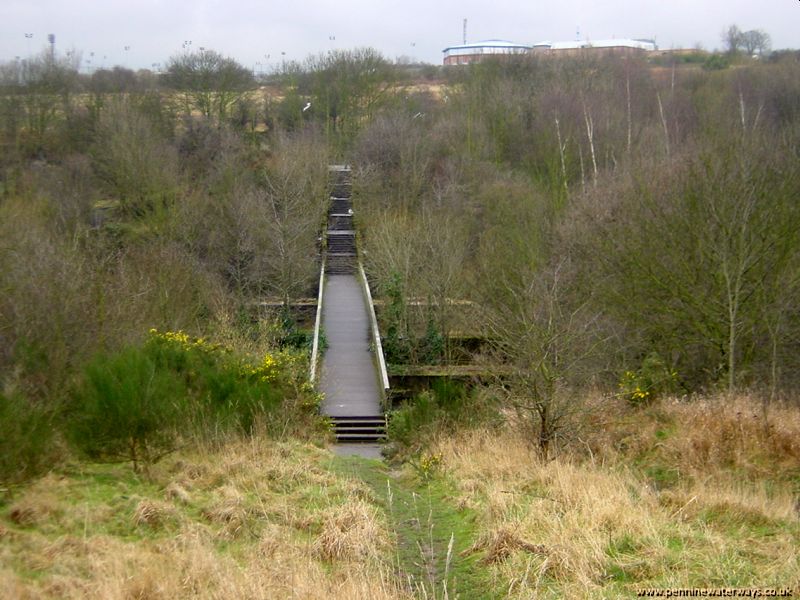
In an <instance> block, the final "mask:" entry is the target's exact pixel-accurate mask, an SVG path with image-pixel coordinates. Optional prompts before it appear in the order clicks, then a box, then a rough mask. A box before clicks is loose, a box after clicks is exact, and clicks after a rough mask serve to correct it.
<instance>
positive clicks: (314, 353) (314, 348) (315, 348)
mask: <svg viewBox="0 0 800 600" xmlns="http://www.w3.org/2000/svg"><path fill="white" fill-rule="evenodd" d="M324 289H325V254H324V253H323V255H322V267H321V268H320V270H319V294H317V318H316V321H314V342H313V344H312V345H311V368H310V369H309V373H308V380H309V381H310V382H311V383H312V384H313V383H314V380H315V379H316V378H317V361H318V355H319V328H320V325H321V324H322V295H323V294H322V292H323V290H324Z"/></svg>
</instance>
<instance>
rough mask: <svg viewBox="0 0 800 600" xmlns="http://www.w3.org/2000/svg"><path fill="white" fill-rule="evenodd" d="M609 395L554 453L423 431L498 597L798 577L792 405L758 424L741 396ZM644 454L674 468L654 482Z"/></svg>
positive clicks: (780, 581) (512, 440) (502, 437)
mask: <svg viewBox="0 0 800 600" xmlns="http://www.w3.org/2000/svg"><path fill="white" fill-rule="evenodd" d="M618 408H619V410H620V412H619V413H617V414H612V413H610V412H608V411H607V412H606V413H605V414H604V416H603V417H602V418H603V419H605V420H606V423H608V425H607V427H606V429H605V430H604V431H603V432H602V433H599V434H597V435H596V436H595V437H591V438H589V439H586V440H582V441H583V442H584V444H582V445H579V446H576V448H575V452H573V453H569V452H566V453H563V454H562V455H560V456H559V457H558V458H556V459H555V460H549V461H545V460H542V459H541V458H540V457H539V455H538V454H537V453H536V452H535V449H534V447H533V444H532V442H531V440H529V439H526V438H525V437H523V436H522V435H521V434H520V433H519V431H518V430H515V429H513V428H510V427H509V428H507V429H506V430H504V431H502V432H500V433H498V431H497V430H492V431H491V432H489V431H484V430H480V429H478V430H470V431H463V432H460V433H458V434H456V435H453V436H448V437H445V436H443V437H440V438H439V439H438V440H437V441H436V442H434V443H433V444H432V446H431V451H432V452H434V453H437V454H439V455H441V468H442V471H443V476H445V477H447V478H448V479H450V480H452V481H453V482H454V484H455V485H456V487H457V489H458V491H459V493H458V497H457V498H455V499H454V502H455V503H456V505H459V506H469V507H470V508H472V509H473V510H476V511H478V512H479V514H480V517H479V520H478V522H479V523H480V535H479V538H478V540H476V542H475V544H474V546H473V547H472V548H470V552H475V553H478V554H479V555H481V554H482V557H483V558H482V562H483V563H484V564H488V565H491V569H493V571H494V573H495V574H496V576H497V577H498V581H506V582H508V589H507V590H506V593H507V594H508V595H509V597H519V598H528V597H532V596H535V597H554V598H555V597H570V598H578V597H597V598H601V597H609V595H610V596H627V595H632V594H633V590H634V589H635V587H714V586H718V587H719V586H729V587H756V586H772V587H781V586H782V587H786V586H789V587H792V586H794V587H800V559H799V558H798V555H797V552H796V548H797V547H798V546H799V545H800V512H798V506H797V498H796V496H795V495H794V494H793V489H792V487H793V485H797V483H798V479H797V474H796V473H797V472H796V471H794V470H793V468H794V469H796V468H797V467H798V466H800V462H796V461H795V462H793V461H794V459H795V452H796V448H795V447H796V443H797V440H798V439H800V438H798V437H797V434H798V433H800V413H799V412H798V410H797V409H796V408H794V409H793V408H791V407H790V406H781V407H773V408H772V410H771V411H770V414H769V417H768V422H767V424H768V426H769V429H766V428H765V427H764V423H763V420H762V419H761V413H760V412H758V411H759V410H760V407H759V406H758V405H755V404H754V402H753V400H752V399H750V398H747V397H744V398H738V399H736V400H735V401H734V402H733V404H729V405H727V407H726V406H725V405H723V404H722V399H710V400H706V401H701V402H697V403H685V402H674V401H667V402H664V403H663V404H661V405H659V406H653V407H650V408H648V409H642V410H639V411H637V413H636V415H634V416H631V415H628V416H630V417H631V419H630V421H626V420H625V418H624V417H625V414H626V413H625V410H626V409H624V408H622V407H618ZM634 417H635V419H634ZM666 430H668V433H664V432H665V431H666ZM767 431H769V436H768V435H767V434H766V433H765V432H767ZM656 432H659V433H656ZM734 433H735V435H734ZM770 436H774V437H770ZM792 436H795V437H794V439H792ZM600 439H604V440H606V444H608V445H606V446H603V445H602V444H599V443H598V441H599V440H600ZM620 441H624V443H620ZM615 443H616V445H614V444H615ZM770 464H771V465H774V468H773V470H772V471H771V473H770V476H769V477H768V476H766V475H765V474H766V473H768V472H769V471H768V465H770ZM654 465H656V466H657V467H658V469H661V470H664V469H671V470H673V471H674V472H675V473H676V474H677V475H676V476H675V477H674V478H672V479H669V480H668V481H667V482H664V481H655V480H654V479H653V477H652V475H653V474H654V473H659V472H661V471H659V470H658V469H656V470H655V471H654V470H653V467H654ZM792 548H794V550H792Z"/></svg>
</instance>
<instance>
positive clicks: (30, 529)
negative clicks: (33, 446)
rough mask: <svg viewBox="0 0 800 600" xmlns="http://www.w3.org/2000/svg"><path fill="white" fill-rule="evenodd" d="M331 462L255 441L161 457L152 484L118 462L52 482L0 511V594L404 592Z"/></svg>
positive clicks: (382, 542)
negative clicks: (0, 592) (0, 589)
mask: <svg viewBox="0 0 800 600" xmlns="http://www.w3.org/2000/svg"><path fill="white" fill-rule="evenodd" d="M329 461H330V454H329V453H328V452H327V451H325V450H322V449H319V448H315V447H313V446H309V445H304V444H301V443H297V442H294V443H278V442H274V441H269V440H267V439H263V438H260V437H253V438H250V439H232V440H230V441H229V442H228V443H226V444H224V445H221V446H219V447H216V448H204V449H202V450H201V451H197V452H192V453H189V452H184V453H183V454H181V455H180V456H173V457H169V458H167V459H165V460H164V461H163V462H162V463H159V464H157V465H155V466H154V467H153V468H152V469H151V471H150V473H149V476H148V477H147V478H145V477H143V476H139V475H136V474H134V473H132V471H131V469H130V467H128V466H123V465H116V466H112V465H78V466H74V467H73V468H72V469H71V470H68V471H66V472H64V473H62V474H58V475H56V474H53V475H48V476H46V477H44V478H41V479H39V480H37V481H34V482H32V483H31V484H29V485H28V486H26V487H23V488H18V489H17V490H16V493H15V497H14V498H13V499H12V500H11V501H10V502H9V503H8V505H7V506H5V507H2V508H0V539H1V540H2V543H0V588H2V589H3V590H4V594H5V593H10V594H11V596H10V597H14V598H67V599H71V598H76V599H77V598H104V599H106V598H112V599H113V598H147V599H151V598H152V599H161V598H164V599H166V598H170V599H172V598H222V599H224V598H279V597H298V598H343V599H344V598H347V599H350V598H365V599H366V598H402V597H404V596H403V593H402V592H401V591H400V590H399V588H398V587H397V586H396V584H395V582H394V581H393V575H392V568H391V548H392V540H391V539H390V537H389V535H388V534H387V531H388V528H387V527H386V525H385V523H384V520H383V517H382V513H381V512H380V510H378V508H376V506H375V505H374V504H372V501H371V498H372V492H371V491H370V490H369V489H368V488H367V487H366V485H365V484H363V483H360V482H358V481H354V480H351V479H346V478H344V477H339V476H337V475H335V474H334V473H332V472H330V471H329V470H328V469H327V467H326V465H327V462H329ZM9 590H10V591H9Z"/></svg>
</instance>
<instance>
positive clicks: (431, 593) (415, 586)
mask: <svg viewBox="0 0 800 600" xmlns="http://www.w3.org/2000/svg"><path fill="white" fill-rule="evenodd" d="M331 469H332V470H333V471H334V472H335V473H337V474H339V475H344V476H348V477H353V478H356V479H359V480H361V481H364V482H365V483H366V484H367V485H368V486H369V487H370V488H371V489H372V491H373V492H374V493H375V495H376V498H377V499H378V502H379V503H380V504H381V505H382V506H383V508H384V510H385V512H386V515H387V518H388V520H389V523H390V527H391V528H392V533H393V534H394V535H395V536H396V539H397V550H396V556H395V559H394V562H395V569H396V572H397V574H398V576H399V578H400V579H401V580H403V581H406V582H408V588H409V589H410V590H412V591H413V592H415V593H416V594H417V595H419V596H420V597H424V598H441V599H445V598H463V599H471V598H476V599H477V598H500V597H503V595H504V594H503V587H504V586H502V584H500V583H499V582H493V581H491V576H490V575H489V572H488V569H486V568H485V567H484V566H483V565H481V564H480V562H479V560H480V555H479V554H475V553H470V554H469V555H467V556H464V555H462V553H463V552H464V551H465V550H467V549H468V548H470V546H472V544H473V543H474V541H475V539H476V536H477V531H476V530H477V527H476V518H477V515H476V514H475V513H474V512H473V511H471V510H469V509H466V508H459V507H457V506H456V504H455V500H454V494H453V493H452V489H451V487H450V486H449V485H448V483H447V482H446V481H445V480H443V479H442V478H440V477H432V478H430V479H428V480H427V481H420V480H419V479H418V478H417V477H415V476H411V475H406V474H400V473H397V472H393V471H391V470H390V469H389V468H388V467H387V466H386V465H385V464H384V463H382V462H381V461H378V460H370V459H365V458H361V457H356V456H350V457H336V458H335V459H334V460H333V461H332V463H331ZM498 587H499V589H498Z"/></svg>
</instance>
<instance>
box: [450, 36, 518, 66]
mask: <svg viewBox="0 0 800 600" xmlns="http://www.w3.org/2000/svg"><path fill="white" fill-rule="evenodd" d="M530 50H531V46H527V45H525V44H515V43H514V42H507V41H505V40H487V41H485V42H476V43H474V44H463V45H461V46H450V47H449V48H445V49H444V50H443V51H442V52H444V64H445V65H468V64H471V63H474V62H478V61H480V60H483V59H484V58H488V57H503V56H508V55H518V54H527V53H528V52H530Z"/></svg>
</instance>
